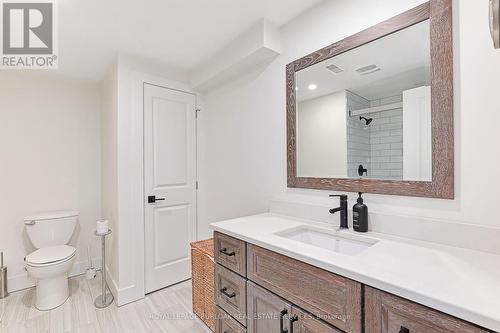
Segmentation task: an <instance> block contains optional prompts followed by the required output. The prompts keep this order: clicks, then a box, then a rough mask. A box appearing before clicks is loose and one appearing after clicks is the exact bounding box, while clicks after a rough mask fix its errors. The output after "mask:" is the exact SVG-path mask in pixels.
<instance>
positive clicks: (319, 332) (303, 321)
mask: <svg viewBox="0 0 500 333" xmlns="http://www.w3.org/2000/svg"><path fill="white" fill-rule="evenodd" d="M289 322H290V333H342V331H340V330H338V329H336V328H334V327H332V326H330V325H328V324H326V323H323V322H321V321H320V320H319V319H317V318H316V317H315V316H313V315H311V314H308V313H306V312H304V311H302V310H301V309H299V308H297V307H295V306H293V307H292V316H291V317H290V321H289Z"/></svg>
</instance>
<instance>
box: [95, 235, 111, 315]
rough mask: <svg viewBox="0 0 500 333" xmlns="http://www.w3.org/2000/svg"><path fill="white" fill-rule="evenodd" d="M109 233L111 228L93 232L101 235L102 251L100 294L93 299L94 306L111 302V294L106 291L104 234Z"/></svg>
mask: <svg viewBox="0 0 500 333" xmlns="http://www.w3.org/2000/svg"><path fill="white" fill-rule="evenodd" d="M109 234H111V230H109V229H108V232H105V233H103V234H99V233H97V231H96V232H95V235H96V236H100V237H101V247H102V249H101V251H102V268H101V277H102V295H100V296H97V298H96V299H95V301H94V305H95V307H96V308H100V309H102V308H105V307H108V306H109V305H110V304H111V303H113V294H111V293H108V292H106V236H107V235H109Z"/></svg>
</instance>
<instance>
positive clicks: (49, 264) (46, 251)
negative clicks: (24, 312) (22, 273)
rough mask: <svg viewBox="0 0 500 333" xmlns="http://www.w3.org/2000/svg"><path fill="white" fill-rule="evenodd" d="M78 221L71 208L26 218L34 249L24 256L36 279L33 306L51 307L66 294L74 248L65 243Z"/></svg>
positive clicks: (56, 305)
mask: <svg viewBox="0 0 500 333" xmlns="http://www.w3.org/2000/svg"><path fill="white" fill-rule="evenodd" d="M77 220H78V213H77V212H74V211H61V212H48V213H42V214H37V215H33V216H29V217H26V218H25V219H24V224H25V227H26V232H27V234H28V237H29V238H30V240H31V242H32V243H33V245H34V246H35V248H36V249H37V250H35V251H34V252H32V253H30V254H28V255H27V256H26V258H25V263H26V270H27V271H28V274H29V276H30V277H32V278H34V279H35V280H36V301H35V306H36V308H37V309H39V310H43V311H45V310H51V309H54V308H56V307H58V306H59V305H61V304H63V303H64V302H65V301H66V299H68V297H69V287H68V272H69V271H70V269H71V267H72V266H73V262H74V260H75V253H76V249H75V248H74V247H72V246H70V245H67V244H68V243H69V241H70V239H71V236H72V235H73V231H74V230H75V227H76V222H77Z"/></svg>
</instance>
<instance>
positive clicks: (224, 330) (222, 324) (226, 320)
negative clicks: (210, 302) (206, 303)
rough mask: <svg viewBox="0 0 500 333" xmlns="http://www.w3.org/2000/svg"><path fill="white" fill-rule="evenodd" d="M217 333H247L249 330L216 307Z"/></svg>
mask: <svg viewBox="0 0 500 333" xmlns="http://www.w3.org/2000/svg"><path fill="white" fill-rule="evenodd" d="M215 318H216V321H215V333H246V332H247V330H246V329H245V328H244V327H243V326H241V324H240V323H238V322H237V321H236V320H234V319H233V318H232V317H231V316H230V315H228V314H227V313H226V312H224V310H222V309H221V308H219V307H218V306H216V307H215Z"/></svg>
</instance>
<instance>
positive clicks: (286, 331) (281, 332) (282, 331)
mask: <svg viewBox="0 0 500 333" xmlns="http://www.w3.org/2000/svg"><path fill="white" fill-rule="evenodd" d="M287 313H288V310H287V309H283V310H281V312H280V333H288V330H287V329H286V328H284V326H285V323H284V318H285V316H286V314H287Z"/></svg>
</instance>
